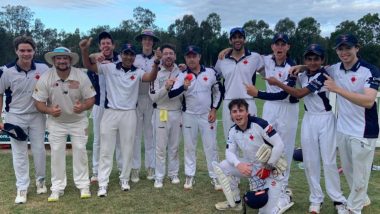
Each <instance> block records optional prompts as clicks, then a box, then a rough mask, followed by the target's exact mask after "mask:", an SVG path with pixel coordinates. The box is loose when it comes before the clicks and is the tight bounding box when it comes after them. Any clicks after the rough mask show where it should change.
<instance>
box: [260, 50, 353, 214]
mask: <svg viewBox="0 0 380 214" xmlns="http://www.w3.org/2000/svg"><path fill="white" fill-rule="evenodd" d="M324 56H325V55H324V49H323V48H322V46H320V45H319V44H311V45H309V46H308V47H307V49H306V50H305V52H304V63H305V66H306V67H307V70H306V72H304V73H301V74H299V76H298V79H297V82H298V85H300V86H301V87H302V88H299V89H296V88H294V87H290V86H288V85H286V84H284V83H283V82H281V81H280V80H278V79H277V78H276V77H268V78H266V80H267V83H268V84H270V85H275V86H277V87H280V88H282V89H283V90H284V91H286V92H287V93H289V94H290V95H292V96H294V97H296V98H299V99H300V98H303V97H304V105H305V114H304V117H303V120H302V127H301V145H302V153H303V155H302V156H303V163H304V167H305V175H306V178H307V182H308V184H309V191H310V196H309V201H310V206H309V213H320V210H321V207H322V203H323V199H324V195H323V191H322V188H321V185H320V177H321V176H320V174H321V164H320V163H321V160H322V167H323V172H324V177H325V184H326V192H327V194H328V195H329V197H330V198H331V200H332V201H333V203H334V206H335V208H336V210H337V212H338V213H342V214H344V213H346V212H347V211H346V209H345V204H346V198H345V197H344V196H343V193H342V191H341V186H340V178H339V173H338V168H337V165H336V148H337V146H336V140H335V131H336V129H335V116H334V114H333V113H332V111H331V105H330V104H329V99H328V97H329V91H327V89H326V88H325V87H324V82H325V80H326V77H325V76H324V74H327V73H326V71H325V70H324V69H323V68H322V67H321V66H322V64H323V62H324ZM290 78H292V80H290V81H295V79H296V77H294V76H293V77H290Z"/></svg>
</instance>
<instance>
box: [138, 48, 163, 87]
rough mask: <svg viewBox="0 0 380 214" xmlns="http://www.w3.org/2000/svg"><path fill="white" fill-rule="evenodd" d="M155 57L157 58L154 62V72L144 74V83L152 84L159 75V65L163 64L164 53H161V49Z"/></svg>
mask: <svg viewBox="0 0 380 214" xmlns="http://www.w3.org/2000/svg"><path fill="white" fill-rule="evenodd" d="M154 57H155V60H154V63H153V67H152V71H151V72H146V73H144V75H143V77H142V81H143V82H152V81H154V80H155V79H156V77H157V73H158V70H159V65H160V63H161V62H160V60H161V57H162V53H161V50H160V48H159V47H158V48H157V50H156V51H155V52H154Z"/></svg>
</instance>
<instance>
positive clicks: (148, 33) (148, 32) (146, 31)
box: [135, 29, 160, 43]
mask: <svg viewBox="0 0 380 214" xmlns="http://www.w3.org/2000/svg"><path fill="white" fill-rule="evenodd" d="M143 36H149V37H151V38H152V39H153V42H155V43H157V42H159V41H160V39H159V38H158V37H157V36H155V35H154V32H153V30H151V29H144V30H143V31H142V32H141V34H139V35H137V36H136V37H135V40H136V41H138V42H141V40H142V38H143Z"/></svg>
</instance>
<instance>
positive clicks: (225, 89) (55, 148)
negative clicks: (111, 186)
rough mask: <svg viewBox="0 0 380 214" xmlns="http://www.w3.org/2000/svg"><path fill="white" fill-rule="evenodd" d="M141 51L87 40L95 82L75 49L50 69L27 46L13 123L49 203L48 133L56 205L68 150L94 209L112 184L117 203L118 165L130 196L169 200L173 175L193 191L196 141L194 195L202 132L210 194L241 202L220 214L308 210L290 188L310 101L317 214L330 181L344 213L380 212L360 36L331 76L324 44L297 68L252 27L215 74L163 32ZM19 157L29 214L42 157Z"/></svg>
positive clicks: (19, 183) (8, 77)
mask: <svg viewBox="0 0 380 214" xmlns="http://www.w3.org/2000/svg"><path fill="white" fill-rule="evenodd" d="M135 39H136V41H138V42H140V43H141V46H142V53H141V54H138V53H137V51H136V48H135V47H134V46H133V45H132V44H130V43H126V44H123V45H122V46H121V47H120V48H119V49H120V52H116V51H115V49H116V48H115V44H114V40H113V38H112V36H111V35H110V34H109V33H108V32H102V33H100V34H99V36H98V40H97V42H98V45H99V52H98V53H93V54H90V53H89V47H90V45H91V42H92V38H89V39H83V40H82V41H81V42H80V43H79V47H80V50H81V57H82V61H83V65H84V67H85V68H87V69H88V71H87V73H86V72H84V71H82V70H80V69H78V68H77V67H74V66H79V65H77V63H78V62H79V55H78V54H77V53H73V52H71V51H70V50H69V49H67V48H65V47H57V48H55V49H54V50H52V51H51V52H48V53H46V54H45V56H44V57H45V61H46V62H47V63H48V64H49V65H50V66H51V67H50V68H49V67H48V66H47V65H46V64H44V63H42V62H38V61H36V60H35V59H34V55H35V51H36V44H35V42H34V41H33V39H32V38H30V37H28V36H19V37H17V38H15V39H14V48H15V52H16V55H17V58H16V59H15V61H13V62H10V63H9V64H7V65H6V66H4V67H3V68H2V69H1V70H0V94H1V96H0V99H1V100H0V106H1V108H3V101H2V99H3V95H5V96H4V97H5V99H6V100H5V102H4V103H5V106H4V109H5V111H6V112H7V113H6V118H5V120H6V122H7V123H12V124H14V125H18V126H20V127H21V128H22V129H23V130H24V131H25V133H27V134H28V136H29V139H28V140H27V141H29V142H30V147H31V152H32V155H33V160H34V169H35V173H34V174H35V180H36V187H37V190H36V192H37V194H44V193H47V188H46V184H45V181H46V173H45V171H46V152H45V145H44V132H45V129H46V130H47V131H48V133H49V136H48V139H49V142H50V148H51V188H50V190H51V194H50V196H49V197H48V201H49V202H56V201H59V198H60V197H61V196H63V195H64V190H65V187H66V185H67V178H66V162H65V158H66V157H65V148H66V140H67V138H68V137H70V140H71V144H72V154H73V155H72V156H73V178H74V183H75V186H76V187H77V188H78V189H79V191H80V198H82V199H86V198H89V197H91V192H90V188H89V187H90V183H98V192H97V195H98V196H99V197H106V196H107V195H108V183H109V176H110V174H111V171H112V168H113V156H114V154H115V156H116V163H117V168H118V171H119V180H120V189H121V190H122V191H128V190H130V188H131V186H130V181H131V182H133V183H137V182H139V180H140V179H141V175H142V174H145V175H146V178H147V179H149V180H154V184H153V186H154V188H163V186H164V183H165V182H164V179H165V176H167V177H168V178H169V181H170V183H171V184H173V185H177V184H179V183H181V180H180V176H179V165H180V164H179V143H180V141H181V136H182V135H183V139H184V170H185V178H184V182H183V184H184V186H183V187H184V189H185V190H191V189H193V188H194V185H195V182H196V180H195V177H196V159H197V158H196V150H197V149H196V148H197V143H198V133H200V136H201V138H200V139H201V142H202V144H203V150H204V152H205V157H206V164H207V169H208V175H209V177H210V182H211V184H212V186H213V188H214V189H215V190H222V191H223V193H224V195H225V197H226V199H227V200H226V201H224V202H218V203H216V204H215V208H216V209H217V210H234V211H241V210H242V209H243V204H246V205H247V206H248V207H252V208H254V209H258V210H259V213H263V214H272V213H273V214H278V213H284V212H286V211H287V210H288V209H290V208H291V207H292V205H293V204H294V202H293V192H292V191H291V189H290V188H289V184H288V180H289V176H290V166H291V161H292V157H293V151H294V145H295V138H296V130H297V126H298V112H299V99H301V98H304V108H305V114H304V117H303V120H302V128H301V145H302V155H303V161H304V166H305V176H306V178H307V182H308V184H309V192H310V195H309V201H310V206H309V210H308V212H309V213H320V212H321V208H322V204H323V202H324V194H323V191H322V188H321V185H320V174H321V172H320V171H321V168H323V171H324V175H325V176H324V177H325V184H326V192H327V194H328V196H329V197H330V199H331V200H332V203H333V205H334V207H335V209H336V212H337V213H338V214H344V213H355V214H356V213H361V210H362V209H363V207H365V206H368V205H370V203H371V201H370V199H369V197H368V195H367V189H368V182H369V178H370V173H371V164H372V161H373V158H374V151H375V145H376V139H377V138H378V135H379V125H378V115H377V104H376V96H377V91H378V88H379V84H380V72H379V70H378V69H377V68H376V67H375V66H373V65H371V64H369V63H367V62H365V61H364V60H363V59H361V58H359V56H358V51H359V48H360V46H359V42H358V39H357V38H356V37H355V36H354V35H352V34H350V33H348V34H342V35H339V36H338V37H337V38H336V41H335V46H334V49H335V51H336V53H337V55H338V57H339V59H340V61H339V62H338V63H336V64H334V65H330V66H324V65H323V64H324V60H325V50H324V48H323V47H322V46H321V45H320V44H310V45H309V46H308V47H307V48H306V50H305V52H304V54H303V59H304V62H303V64H302V65H295V63H294V62H293V61H292V60H291V59H290V58H289V57H288V51H289V49H290V40H289V38H288V36H287V35H286V34H283V33H277V34H275V35H274V37H273V40H272V44H271V49H272V51H273V53H272V54H270V55H266V56H264V55H260V54H259V53H256V52H251V51H250V50H249V49H248V48H247V47H246V46H245V43H246V33H245V31H244V29H243V28H241V27H236V28H233V29H231V30H230V34H229V43H230V45H231V47H230V48H227V49H225V50H223V51H222V52H221V53H220V54H219V57H218V61H217V63H216V65H215V67H214V68H209V67H206V66H204V65H202V64H201V53H202V51H201V50H200V48H199V47H197V46H195V45H189V46H187V47H186V50H185V52H184V57H185V62H186V64H185V65H177V64H176V63H175V61H176V59H177V56H176V50H175V47H174V46H173V45H171V44H163V45H161V47H158V45H157V44H158V43H159V42H160V39H159V38H158V37H157V36H156V35H155V34H154V32H153V31H152V30H150V29H145V30H143V31H142V32H141V34H139V35H137V36H136V38H135ZM155 47H157V49H156V50H154V48H155ZM257 74H260V76H262V77H263V78H264V79H265V80H266V90H265V91H261V90H258V89H257V88H256V86H255V82H256V76H257ZM222 80H223V81H222ZM329 92H334V93H336V94H337V104H338V112H337V114H338V115H339V117H335V116H334V114H333V113H332V107H331V105H330V104H329ZM255 98H258V99H262V100H265V104H264V108H263V115H262V117H263V119H261V118H259V117H257V109H256V105H255ZM220 106H223V109H222V121H223V128H224V129H223V130H224V137H225V141H226V151H225V157H226V159H225V160H223V161H219V157H218V149H217V147H218V146H217V140H216V136H217V135H216V130H217V129H216V127H217V122H218V121H217V120H216V112H217V110H218V109H219V107H220ZM90 109H92V117H93V131H94V141H93V157H92V175H91V177H90V172H89V169H88V159H87V151H86V144H87V140H88V117H87V111H88V110H90ZM3 128H4V124H3V123H0V129H3ZM142 139H143V142H144V150H145V155H144V157H145V160H144V163H145V172H144V173H143V171H142V170H141V165H142V164H141V162H142V161H141V159H142V158H141V141H142ZM11 146H12V158H13V167H14V172H15V177H16V188H17V196H16V199H15V203H16V204H23V203H26V201H27V194H28V187H29V184H30V176H29V160H28V145H27V142H26V141H24V142H23V141H19V140H16V139H11ZM337 148H338V152H339V154H340V160H341V165H342V168H343V173H344V175H345V178H346V180H347V183H348V186H349V188H350V191H349V195H348V197H347V198H346V197H345V196H344V195H343V192H342V190H341V185H340V177H339V173H338V168H337V163H336V154H337ZM166 162H167V163H166ZM321 163H322V166H321ZM243 177H244V178H247V179H248V182H249V186H250V189H249V190H248V191H247V192H246V194H244V195H243V196H242V195H240V191H239V183H240V179H241V178H243ZM241 196H242V197H241Z"/></svg>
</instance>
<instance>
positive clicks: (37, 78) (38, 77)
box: [34, 72, 41, 80]
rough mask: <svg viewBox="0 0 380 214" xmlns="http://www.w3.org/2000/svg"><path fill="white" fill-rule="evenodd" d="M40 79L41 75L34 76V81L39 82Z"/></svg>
mask: <svg viewBox="0 0 380 214" xmlns="http://www.w3.org/2000/svg"><path fill="white" fill-rule="evenodd" d="M40 77H41V75H40V73H39V72H37V73H36V74H35V75H34V79H36V80H39V79H40Z"/></svg>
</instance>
